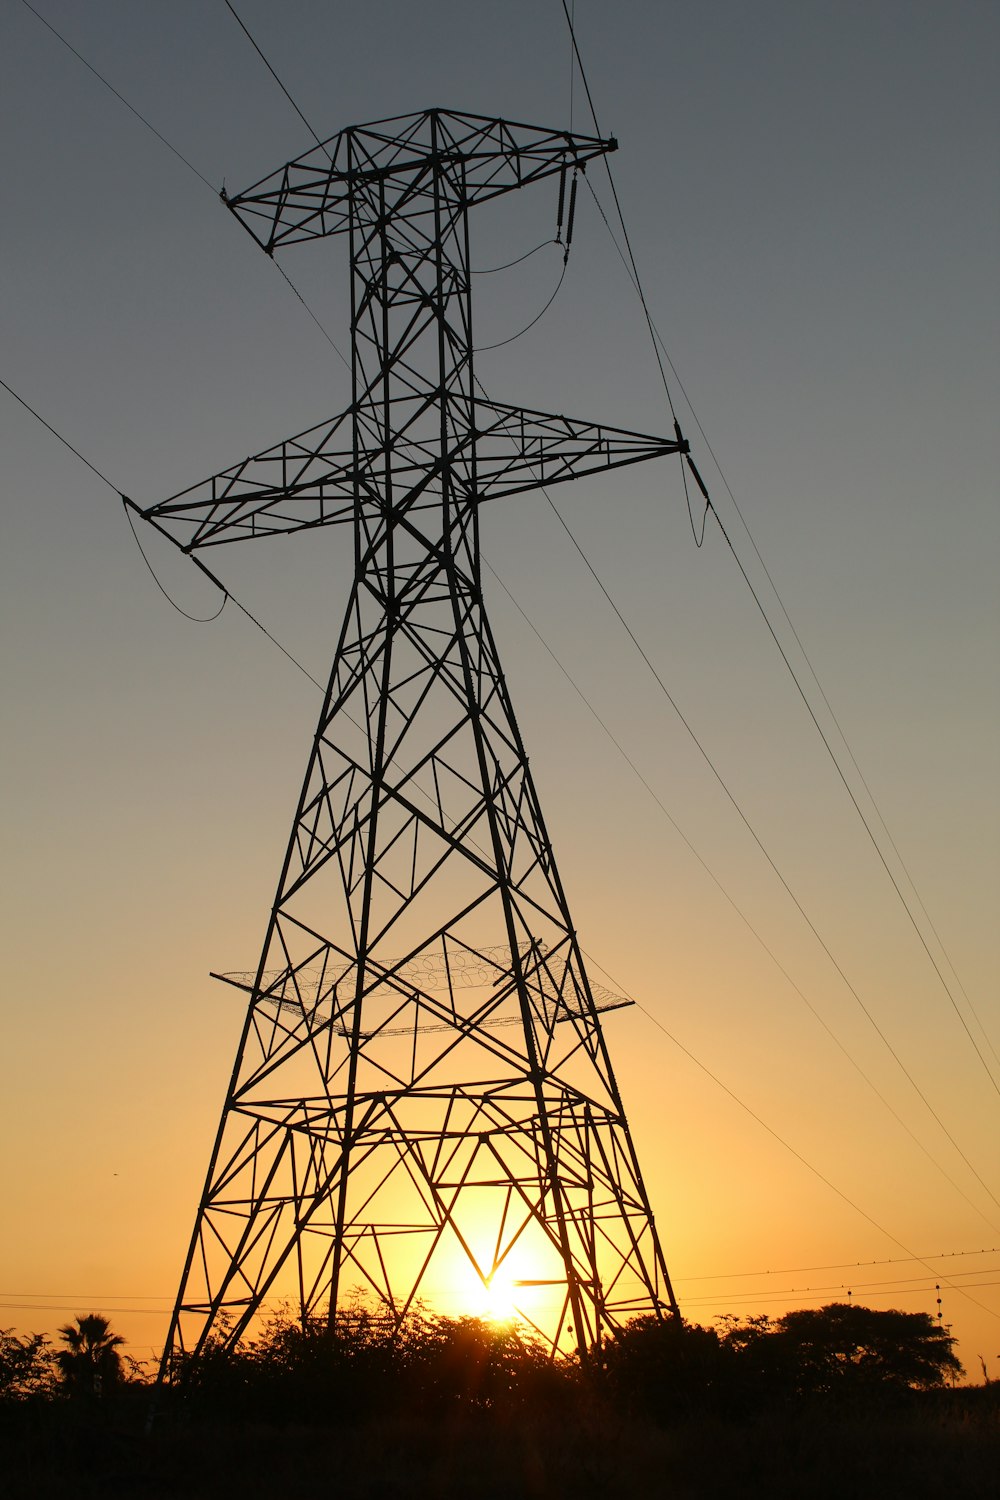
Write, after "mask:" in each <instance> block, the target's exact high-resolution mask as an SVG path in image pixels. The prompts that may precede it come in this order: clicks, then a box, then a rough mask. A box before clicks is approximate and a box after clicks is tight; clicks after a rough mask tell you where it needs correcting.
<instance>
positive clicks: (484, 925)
mask: <svg viewBox="0 0 1000 1500" xmlns="http://www.w3.org/2000/svg"><path fill="white" fill-rule="evenodd" d="M614 144H615V143H614V142H613V141H606V140H600V139H596V138H588V137H583V136H579V135H568V134H566V133H564V132H552V131H546V130H541V129H537V128H535V127H532V126H524V125H516V124H511V123H510V122H506V121H502V120H495V119H484V118H480V117H478V116H471V115H462V114H454V113H448V112H445V111H440V110H429V111H427V112H425V113H422V114H419V115H412V116H405V117H401V118H397V119H393V120H388V121H382V122H377V123H375V124H373V125H366V126H361V127H355V128H352V129H349V130H345V131H343V132H341V134H340V135H338V136H336V137H335V138H333V140H331V141H329V142H327V143H326V145H325V146H324V147H321V148H318V149H317V150H314V151H312V152H310V153H309V154H308V155H306V156H304V157H302V158H300V159H299V160H297V161H295V162H292V163H290V164H289V165H288V166H286V167H284V168H283V169H282V170H281V171H280V172H278V173H276V174H274V175H273V176H272V177H270V178H267V179H266V180H264V181H263V182H261V183H259V184H257V185H256V186H255V187H253V188H251V189H250V190H249V191H247V192H246V193H242V194H240V195H239V196H238V197H236V198H232V199H229V200H228V202H229V206H230V208H231V209H232V210H233V212H234V213H236V214H237V215H238V216H239V218H240V219H241V220H242V221H243V223H244V224H245V225H246V226H247V227H248V228H249V229H250V231H251V233H252V234H253V235H254V237H255V238H256V239H257V240H258V241H259V243H261V244H262V245H263V246H264V248H265V249H266V250H267V252H268V253H269V254H271V253H274V252H275V251H276V250H280V249H282V248H283V247H284V246H286V245H290V244H292V243H294V242H297V241H302V240H307V239H313V238H317V237H323V236H326V235H333V234H344V235H346V236H347V238H348V242H349V245H350V259H351V336H352V382H353V384H352V401H351V405H350V407H349V408H348V410H347V411H346V412H345V413H343V414H342V415H341V416H340V417H338V418H336V419H334V420H333V421H331V422H328V423H325V424H322V425H321V426H319V427H317V428H314V429H311V430H310V431H308V432H306V433H303V434H301V435H299V436H298V437H296V438H293V439H289V440H288V441H286V442H283V443H280V444H279V445H277V446H276V447H274V448H271V449H268V450H266V451H265V452H263V453H260V454H258V455H256V456H255V457H254V458H251V459H247V460H246V461H245V462H243V463H241V464H238V465H236V466H235V467H233V468H232V469H229V470H227V471H226V472H224V473H222V474H220V475H216V476H215V477H214V478H212V479H210V480H208V481H206V482H205V483H204V484H201V485H198V486H195V487H194V488H193V489H191V490H187V491H185V492H184V493H182V494H180V495H177V496H175V497H173V498H172V499H170V500H167V501H164V502H162V503H160V504H157V505H153V506H151V507H149V508H148V509H146V510H144V511H143V512H142V513H143V515H144V516H145V517H146V518H147V519H148V520H149V521H150V522H151V523H152V524H154V525H156V526H157V527H158V528H159V529H161V530H162V531H163V532H164V533H165V534H166V535H168V536H169V537H171V539H172V540H173V541H175V542H176V543H177V544H178V545H180V546H181V547H182V548H184V550H186V551H192V550H193V549H196V548H205V547H210V546H217V545H222V544H226V543H229V542H233V541H237V540H240V539H243V538H249V537H258V536H268V535H276V534H283V533H287V532H290V531H298V530H302V529H307V528H310V527H316V526H324V525H329V524H336V523H343V524H350V525H351V526H352V527H353V534H354V564H355V565H354V580H353V585H352V588H351V593H350V598H349V600H348V606H347V612H346V617H345V620H344V625H343V628H342V630H341V634H340V638H339V641H338V644H337V649H336V654H335V658H334V663H333V669H332V672H331V676H330V681H329V686H328V688H327V691H326V696H325V700H324V704H323V709H322V713H321V715H320V719H319V724H318V726H317V729H316V734H315V738H314V740H313V744H312V749H311V752H310V756H309V762H308V767H307V770H306V775H305V780H304V783H303V787H302V792H301V796H300V798H299V803H298V807H297V810H296V813H295V820H294V824H293V827H292V833H291V838H290V840H289V844H288V850H287V853H286V855H285V861H284V865H283V867H282V871H281V877H280V880H279V883H278V890H277V896H276V899H275V902H274V907H273V910H272V913H271V917H270V921H269V923H268V928H267V934H266V937H265V940H264V945H263V949H262V952H261V957H260V962H259V965H258V968H257V970H256V971H255V972H253V973H247V974H244V975H238V974H237V975H233V974H230V975H226V976H221V977H224V978H227V979H228V980H229V981H230V982H231V983H234V984H236V985H238V986H239V987H240V988H242V989H244V990H245V991H246V992H247V994H248V995H249V1005H248V1010H247V1017H246V1023H245V1026H244V1029H243V1035H242V1039H241V1042H240V1046H239V1051H238V1055H237V1059H236V1064H235V1068H234V1071H233V1076H232V1081H231V1084H230V1087H229V1091H228V1094H227V1097H226V1101H225V1106H224V1109H223V1113H222V1119H221V1123H220V1126H219V1131H218V1135H217V1138H216V1142H215V1148H214V1151H213V1154H212V1159H211V1164H210V1167H209V1171H208V1176H207V1179H206V1183H205V1188H204V1192H203V1194H202V1198H201V1202H200V1205H199V1208H198V1215H197V1219H196V1222H195V1227H194V1233H193V1236H192V1240H191V1246H190V1250H189V1253H188V1257H187V1261H186V1264H185V1267H184V1273H183V1280H182V1285H181V1289H180V1293H179V1297H178V1301H177V1306H176V1309H175V1312H174V1316H173V1320H172V1323H171V1327H170V1334H169V1339H168V1348H167V1356H166V1357H167V1358H169V1357H170V1355H171V1354H174V1353H178V1352H197V1351H198V1350H199V1349H200V1348H201V1347H202V1346H203V1345H204V1342H205V1340H206V1339H207V1338H209V1337H210V1336H211V1337H212V1338H215V1339H218V1338H223V1339H224V1340H225V1341H227V1342H235V1341H237V1340H238V1339H239V1338H240V1337H241V1336H242V1335H243V1333H244V1332H245V1331H246V1329H247V1327H248V1324H249V1323H250V1322H251V1320H252V1319H253V1318H254V1317H255V1315H256V1314H257V1313H258V1312H259V1310H260V1308H261V1304H262V1302H264V1300H265V1299H267V1300H271V1299H274V1298H284V1299H286V1300H288V1301H290V1302H291V1303H292V1304H293V1305H294V1307H295V1308H296V1310H297V1312H298V1314H299V1315H300V1316H301V1318H302V1319H303V1320H309V1319H314V1318H316V1317H318V1316H329V1317H330V1318H335V1317H336V1315H337V1312H338V1309H341V1308H343V1306H344V1304H345V1300H346V1299H347V1298H348V1297H349V1296H352V1295H354V1294H355V1293H356V1292H357V1290H358V1289H361V1290H363V1291H364V1292H365V1293H366V1294H367V1295H368V1296H369V1297H371V1298H374V1299H376V1300H377V1302H378V1303H379V1304H380V1305H381V1306H382V1307H383V1310H384V1311H385V1312H386V1313H387V1314H388V1315H390V1316H392V1317H395V1318H397V1319H401V1318H403V1317H404V1316H405V1315H406V1313H407V1311H408V1310H409V1309H410V1308H411V1306H412V1305H413V1302H414V1299H415V1298H426V1299H427V1300H428V1301H430V1302H431V1303H435V1302H437V1303H438V1304H441V1303H442V1302H443V1303H444V1304H445V1305H450V1306H451V1307H452V1309H453V1310H459V1309H461V1308H462V1306H463V1303H464V1305H465V1306H466V1307H468V1306H469V1292H470V1290H474V1288H475V1285H476V1284H477V1283H478V1284H480V1285H481V1286H484V1287H488V1286H490V1285H492V1284H494V1283H495V1281H496V1279H497V1278H498V1277H499V1278H500V1279H501V1280H503V1281H504V1283H505V1285H507V1287H508V1288H509V1295H510V1297H511V1300H512V1301H513V1303H514V1304H515V1305H516V1306H517V1308H518V1310H519V1311H520V1313H521V1315H522V1316H523V1317H524V1318H525V1319H526V1321H527V1322H528V1323H529V1324H531V1325H532V1326H533V1327H534V1328H535V1329H536V1330H537V1331H538V1332H539V1333H540V1334H541V1335H542V1336H543V1337H544V1338H545V1340H546V1341H547V1342H548V1344H549V1345H550V1347H551V1348H552V1350H553V1351H555V1350H556V1349H557V1348H559V1347H564V1348H565V1347H576V1348H578V1349H579V1350H581V1351H582V1352H584V1353H586V1352H587V1351H588V1350H590V1349H592V1348H593V1347H594V1346H595V1345H597V1344H599V1343H600V1341H601V1339H602V1338H603V1337H604V1336H605V1335H606V1334H607V1333H608V1332H609V1331H610V1330H612V1329H614V1328H615V1327H617V1326H619V1325H620V1324H621V1323H622V1322H624V1321H625V1320H627V1319H628V1318H629V1317H631V1316H633V1315H636V1314H650V1313H653V1314H656V1315H662V1314H664V1313H670V1314H676V1311H677V1308H676V1303H675V1301H674V1297H673V1292H672V1290H671V1287H670V1283H669V1280H668V1277H667V1273H666V1267H665V1264H664V1260H663V1255H662V1252H661V1249H660V1244H659V1241H658V1238H657V1233H656V1229H655V1227H654V1223H653V1216H652V1212H651V1210H650V1206H649V1201H648V1198H647V1195H646V1190H645V1188H644V1186H643V1182H642V1178H641V1175H640V1172H639V1166H638V1161H637V1159H636V1153H635V1150H634V1147H633V1144H632V1139H631V1136H630V1133H629V1128H628V1123H627V1120H626V1117H625V1112H624V1109H623V1106H622V1101H621V1097H620V1095H619V1091H618V1086H617V1083H616V1081H615V1077H614V1073H613V1070H612V1067H611V1062H610V1059H609V1056H608V1051H607V1047H606V1045H605V1040H604V1035H603V1031H602V1027H601V1020H600V1014H601V1012H602V1011H603V1010H606V1009H609V1008H612V1007H613V1006H614V1005H615V1004H617V1003H621V1002H620V1001H618V1000H617V999H616V997H614V996H612V995H609V994H608V993H607V992H606V991H603V990H600V989H599V988H597V987H595V986H592V985H591V984H590V982H589V980H588V977H587V973H586V970H585V967H584V963H583V959H582V956H581V952H580V948H579V944H578V942H577V937H576V932H575V929H574V927H573V924H572V920H571V918H570V913H569V908H568V905H567V902H566V897H565V894H564V891H563V887H562V883H561V881H560V879H559V874H558V871H557V869H556V864H555V859H554V857H553V852H552V846H551V843H550V841H549V837H548V833H547V831H546V828H545V824H544V821H543V819H542V814H541V809H540V807H539V802H538V797H537V794H536V791H535V787H534V784H533V782H532V778H531V775H530V772H529V769H528V760H527V756H526V754H525V750H524V745H523V743H522V740H521V735H520V731H519V729H518V726H517V722H516V720H515V718H514V713H513V709H512V707H511V703H510V699H509V696H508V691H507V685H506V682H505V680H504V676H503V672H502V669H501V666H500V662H499V659H498V656H497V651H496V646H495V644H494V640H493V636H492V633H491V631H490V627H489V624H488V621H487V618H486V613H485V610H484V605H483V595H482V585H481V565H480V553H479V507H480V504H481V503H482V502H484V501H486V500H491V499H494V498H497V497H500V496H502V495H509V494H514V493H517V492H519V491H524V490H530V489H535V488H538V487H539V486H541V485H542V484H546V485H548V484H552V483H555V482H558V481H560V480H568V479H573V478H575V477H577V476H578V475H581V474H585V473H593V472H596V471H599V470H604V469H608V468H613V467H615V466H618V465H622V464H628V463H634V462H638V461H640V460H642V459H646V458H652V457H657V456H659V455H663V454H668V453H676V452H685V451H686V445H685V444H684V443H683V441H682V440H680V439H679V438H674V439H664V438H657V437H649V436H645V435H642V434H637V433H632V432H628V431H624V430H621V429H617V428H609V427H606V426H603V425H597V424H594V423H588V422H577V421H573V420H570V419H568V418H565V417H560V416H554V415H551V414H548V413H544V412H535V411H527V410H524V409H521V408H517V407H512V406H504V405H501V404H499V403H496V402H493V401H490V400H487V399H485V398H483V397H482V396H481V395H477V387H476V385H475V382H474V378H473V343H472V305H471V293H470V275H469V241H468V213H469V209H470V208H471V207H472V206H473V205H475V204H477V203H480V202H482V201H484V200H487V199H490V198H493V197H495V196H497V195H499V194H502V193H506V192H509V191H512V190H513V189H515V188H520V187H524V186H526V185H527V184H529V183H532V182H534V181H536V180H538V179H540V178H543V177H548V176H552V175H561V176H562V186H563V187H565V183H566V179H567V176H568V175H569V174H572V173H574V172H576V171H579V170H581V169H583V167H584V166H585V164H586V162H587V161H588V160H589V159H591V158H593V157H595V156H597V155H599V154H600V153H602V152H605V151H608V150H612V149H614Z"/></svg>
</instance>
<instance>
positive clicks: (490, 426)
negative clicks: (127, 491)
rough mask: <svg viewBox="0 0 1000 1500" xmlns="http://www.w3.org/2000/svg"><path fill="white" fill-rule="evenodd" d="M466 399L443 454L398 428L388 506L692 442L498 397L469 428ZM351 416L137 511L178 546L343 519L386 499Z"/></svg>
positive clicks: (423, 502)
mask: <svg viewBox="0 0 1000 1500" xmlns="http://www.w3.org/2000/svg"><path fill="white" fill-rule="evenodd" d="M467 410H468V409H467V407H463V408H461V409H459V410H456V412H455V416H456V418H457V420H456V423H455V426H454V428H453V429H452V430H453V431H454V432H455V441H454V444H453V446H452V447H451V448H449V449H447V450H446V452H445V453H444V455H443V456H442V454H441V451H440V448H437V451H435V449H434V448H433V447H431V445H429V444H428V443H426V442H419V441H416V440H415V439H413V438H408V437H407V435H406V434H405V433H402V434H400V435H398V436H397V437H396V438H395V439H394V441H393V445H392V449H391V453H390V455H388V467H389V468H390V469H391V475H392V485H393V498H392V509H393V510H394V511H396V512H397V513H402V512H404V511H407V510H410V509H412V508H414V507H420V508H421V509H428V508H431V507H434V506H436V505H440V503H441V499H442V493H443V491H444V489H445V486H446V485H447V488H448V491H449V493H450V494H452V495H453V496H455V495H457V496H459V497H462V498H464V499H465V500H467V501H468V502H470V503H475V502H476V501H479V500H493V499H496V498H497V497H499V496H501V495H516V494H520V493H522V492H523V491H525V490H534V489H540V488H541V487H542V486H543V485H550V484H559V483H562V482H564V481H566V480H569V479H578V478H580V477H581V476H583V475H585V474H596V473H600V472H602V471H603V470H605V469H615V468H621V467H622V466H624V465H626V464H634V463H641V462H642V461H643V460H644V459H647V458H661V457H663V456H664V455H666V454H670V453H685V454H686V453H687V451H688V445H687V443H686V441H685V440H684V439H683V438H682V437H681V436H680V434H679V433H677V434H676V435H675V436H674V437H672V438H666V437H654V436H650V435H648V434H646V433H641V432H631V431H629V430H628V429H625V428H619V427H608V426H606V425H605V424H603V423H598V422H581V421H577V420H575V419H573V418H571V417H563V416H556V415H554V414H552V413H550V412H542V411H530V410H527V409H526V408H524V407H519V406H506V405H503V404H502V403H501V402H498V401H487V400H477V401H475V402H474V403H473V411H472V416H473V421H472V426H471V427H469V426H468V425H467V415H466V420H465V422H463V421H462V413H463V411H464V412H465V413H466V414H467ZM352 415H353V413H352V411H351V409H350V408H349V409H348V410H347V411H346V412H344V413H342V414H341V415H340V416H339V417H336V418H334V419H333V420H332V421H329V422H322V423H320V424H319V425H318V426H317V427H311V428H309V429H308V430H307V431H306V432H302V433H299V434H298V435H297V436H296V437H293V438H287V439H286V440H285V441H284V442H282V443H278V444H276V445H275V446H274V447H273V448H268V449H265V450H264V452H262V453H258V454H256V455H254V456H253V457H251V458H246V459H244V460H243V462H242V463H238V464H234V465H233V466H232V467H231V468H228V469H224V470H223V471H222V473H220V474H215V475H213V476H212V477H211V478H210V479H206V480H204V481H202V483H200V484H196V485H192V486H191V488H190V489H186V490H182V491H181V492H180V494H177V495H173V496H171V497H170V499H168V500H162V501H159V502H158V503H157V504H155V505H151V506H148V507H146V508H144V509H143V510H142V512H141V513H142V515H143V516H144V517H145V519H146V520H147V521H150V522H152V523H153V525H155V526H156V527H158V528H159V530H161V531H163V532H164V533H165V534H166V535H167V536H169V537H170V539H171V540H172V541H174V542H175V543H176V544H177V545H178V546H179V547H181V548H183V550H184V551H185V552H191V551H194V550H195V549H196V548H199V547H213V546H219V545H221V544H222V543H224V542H235V541H241V540H244V539H248V538H250V537H260V536H281V535H285V534H287V533H289V532H293V531H304V530H308V529H310V528H313V527H317V526H331V525H334V524H336V523H343V522H350V521H352V520H353V519H354V515H355V510H356V507H357V505H358V504H359V503H361V504H364V503H368V504H372V503H374V504H376V505H378V504H380V503H384V502H383V501H382V499H381V497H382V496H383V494H384V478H385V474H386V468H387V455H386V453H385V452H384V451H383V450H382V449H380V448H379V449H375V448H373V449H371V450H368V449H364V448H362V450H361V451H360V453H359V454H358V456H357V458H355V454H354V444H353V435H352V420H351V418H352Z"/></svg>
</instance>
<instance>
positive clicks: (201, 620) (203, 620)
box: [121, 495, 230, 625]
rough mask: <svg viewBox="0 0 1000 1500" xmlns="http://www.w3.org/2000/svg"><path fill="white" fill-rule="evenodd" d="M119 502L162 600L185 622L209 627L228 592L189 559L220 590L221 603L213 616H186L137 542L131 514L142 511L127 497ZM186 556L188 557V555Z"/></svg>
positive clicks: (186, 613)
mask: <svg viewBox="0 0 1000 1500" xmlns="http://www.w3.org/2000/svg"><path fill="white" fill-rule="evenodd" d="M121 502H122V508H123V509H124V511H125V519H126V520H127V521H128V524H129V530H130V531H131V533H132V536H133V538H134V539H135V545H136V546H137V547H138V549H139V555H140V557H141V558H142V560H143V562H144V563H145V564H146V567H147V569H148V571H149V576H150V578H152V580H153V582H154V583H155V584H156V587H157V588H158V589H159V591H160V593H161V594H162V595H163V597H164V599H166V601H167V603H168V604H170V605H172V606H173V608H174V609H176V611H177V613H178V614H179V615H183V616H184V618H185V620H190V621H191V622H192V623H193V624H195V625H210V624H211V622H212V621H213V620H217V619H218V618H219V616H220V615H221V614H222V611H223V610H224V609H225V607H226V605H227V603H228V602H229V597H230V596H229V590H228V589H227V588H226V587H225V586H224V585H223V584H221V583H220V582H219V580H218V579H217V578H216V577H215V575H214V574H213V573H210V572H209V570H208V569H207V568H206V567H205V565H204V563H202V562H201V561H200V559H198V558H197V557H191V561H192V562H193V563H194V564H195V565H196V566H197V567H199V568H201V571H202V572H203V573H204V574H205V575H206V577H208V578H210V579H211V580H212V582H213V583H214V584H215V586H216V588H217V589H221V590H222V603H221V604H220V605H219V607H218V609H217V610H216V611H215V614H214V615H191V614H188V612H187V610H186V609H182V608H181V606H180V605H179V604H178V603H177V600H176V599H174V598H173V597H172V596H171V595H170V594H169V593H168V592H167V590H166V589H165V588H164V586H163V584H162V583H161V582H160V580H159V578H158V577H157V575H156V569H155V568H154V567H153V564H152V563H151V562H150V560H149V558H148V557H147V555H146V549H145V547H144V546H143V545H142V542H141V541H140V540H139V533H138V532H137V531H136V529H135V522H134V521H133V520H132V512H133V511H135V513H136V515H138V516H141V515H142V511H141V510H140V509H139V507H138V505H136V503H135V501H134V500H130V499H129V497H128V496H127V495H122V496H121ZM188 555H189V556H190V553H189V554H188Z"/></svg>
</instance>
